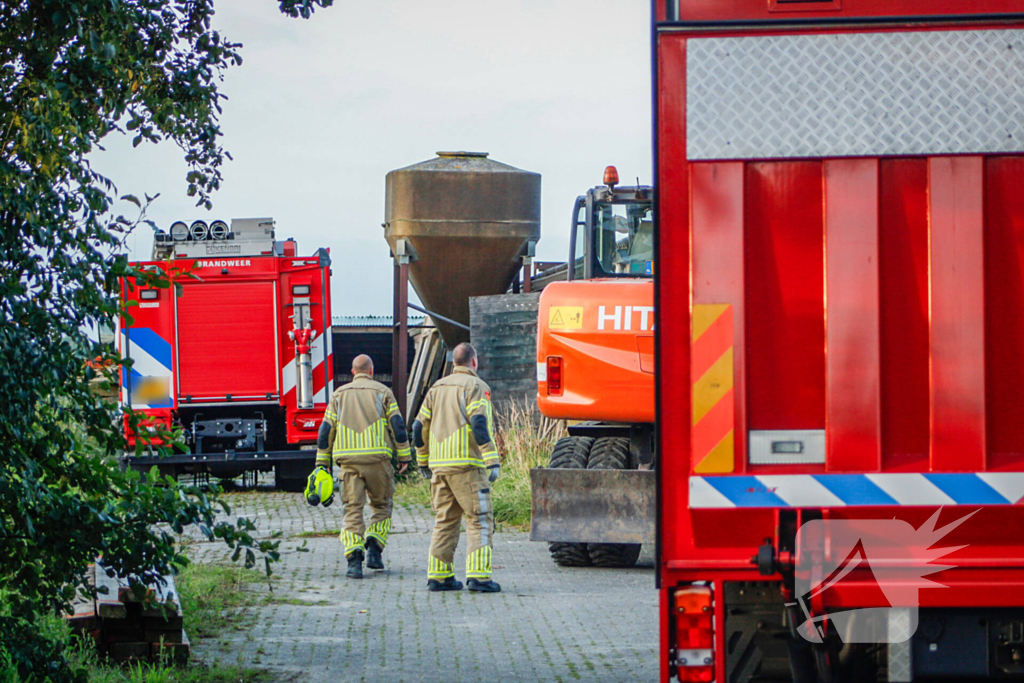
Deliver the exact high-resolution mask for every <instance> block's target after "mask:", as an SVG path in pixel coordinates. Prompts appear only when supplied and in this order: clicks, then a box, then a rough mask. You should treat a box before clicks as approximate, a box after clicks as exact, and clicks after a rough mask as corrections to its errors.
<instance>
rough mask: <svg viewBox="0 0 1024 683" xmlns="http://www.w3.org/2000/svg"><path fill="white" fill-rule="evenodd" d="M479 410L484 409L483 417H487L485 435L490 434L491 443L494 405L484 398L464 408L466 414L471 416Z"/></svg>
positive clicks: (492, 438) (492, 439)
mask: <svg viewBox="0 0 1024 683" xmlns="http://www.w3.org/2000/svg"><path fill="white" fill-rule="evenodd" d="M480 408H483V409H484V415H485V416H486V417H487V433H488V434H490V436H491V441H494V404H492V403H491V402H490V400H488V399H486V398H481V399H479V400H477V401H473V402H472V403H470V404H469V405H468V406H466V413H467V414H469V415H473V414H474V413H476V412H477V410H479V409H480Z"/></svg>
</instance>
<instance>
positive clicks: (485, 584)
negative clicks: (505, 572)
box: [466, 579, 501, 593]
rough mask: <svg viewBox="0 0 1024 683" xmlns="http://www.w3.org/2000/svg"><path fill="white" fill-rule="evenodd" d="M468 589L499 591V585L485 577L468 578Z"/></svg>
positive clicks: (484, 591)
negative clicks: (481, 579) (484, 579)
mask: <svg viewBox="0 0 1024 683" xmlns="http://www.w3.org/2000/svg"><path fill="white" fill-rule="evenodd" d="M466 587H467V588H468V589H469V590H471V591H473V592H474V593H500V592H501V586H499V585H498V584H497V583H495V582H494V581H491V580H490V579H487V580H486V581H477V580H476V579H470V580H469V581H468V584H467V586H466Z"/></svg>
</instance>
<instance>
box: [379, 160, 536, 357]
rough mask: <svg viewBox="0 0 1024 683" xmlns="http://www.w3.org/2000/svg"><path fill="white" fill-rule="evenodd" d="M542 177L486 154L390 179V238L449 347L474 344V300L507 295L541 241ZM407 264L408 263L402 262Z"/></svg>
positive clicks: (406, 170)
mask: <svg viewBox="0 0 1024 683" xmlns="http://www.w3.org/2000/svg"><path fill="white" fill-rule="evenodd" d="M540 182H541V178H540V174H538V173H531V172H529V171H522V170H520V169H518V168H513V167H512V166H508V165H506V164H502V163H499V162H497V161H493V160H491V159H488V158H487V154H486V153H483V152H438V153H437V158H435V159H431V160H429V161H424V162H422V163H419V164H415V165H413V166H408V167H406V168H401V169H398V170H395V171H391V172H390V173H388V175H387V180H386V194H387V198H386V200H385V211H384V212H385V218H384V220H385V223H384V236H385V238H386V239H387V241H388V245H389V246H390V247H391V252H392V254H393V255H394V256H395V257H396V259H397V260H398V261H400V262H402V261H404V263H406V264H408V273H409V279H410V280H412V284H413V287H415V288H416V293H417V294H419V297H420V300H421V301H422V302H423V306H424V307H425V308H426V309H427V310H429V311H431V312H433V313H436V314H439V316H444V317H445V318H450V319H451V320H454V321H456V322H458V323H461V324H462V325H466V326H467V328H466V329H462V328H460V327H458V326H457V325H453V324H451V323H449V322H446V321H445V320H444V319H443V318H441V317H439V316H435V317H434V322H435V324H436V325H437V329H438V330H439V331H440V332H441V336H442V337H443V338H444V342H445V344H446V345H447V346H448V348H454V347H455V346H456V344H458V343H459V342H464V341H469V331H468V325H469V298H470V297H472V296H484V295H488V294H503V293H505V292H506V291H508V287H509V284H510V283H511V282H512V279H513V278H514V277H515V275H516V272H517V271H518V269H519V268H520V267H521V266H522V258H523V257H526V258H529V257H531V256H532V249H531V246H532V244H534V243H536V242H537V240H539V239H540ZM400 265H401V263H400Z"/></svg>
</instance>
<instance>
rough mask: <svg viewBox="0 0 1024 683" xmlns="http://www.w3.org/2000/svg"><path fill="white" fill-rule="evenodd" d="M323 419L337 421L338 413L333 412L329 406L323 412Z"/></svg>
mask: <svg viewBox="0 0 1024 683" xmlns="http://www.w3.org/2000/svg"><path fill="white" fill-rule="evenodd" d="M324 419H325V420H328V421H330V422H337V421H338V414H337V413H336V412H334V411H333V410H331V409H330V408H328V409H327V412H326V413H324Z"/></svg>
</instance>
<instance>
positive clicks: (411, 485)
mask: <svg viewBox="0 0 1024 683" xmlns="http://www.w3.org/2000/svg"><path fill="white" fill-rule="evenodd" d="M567 435H568V433H567V432H566V429H565V423H564V422H562V421H555V420H549V419H546V418H544V419H538V418H537V417H536V414H535V413H533V412H532V411H530V410H528V409H527V407H526V406H523V405H518V404H512V405H511V407H510V408H509V409H508V410H506V411H505V412H504V413H503V414H502V415H499V416H498V430H497V435H496V436H497V441H498V450H499V451H500V452H501V454H502V460H501V477H500V478H499V479H498V481H496V482H495V483H494V485H493V486H492V487H491V500H492V502H493V503H494V521H495V522H497V523H498V524H499V525H500V526H506V527H512V528H515V529H520V530H523V529H526V528H527V527H529V526H530V515H531V510H532V505H531V497H530V469H531V468H533V467H547V464H548V461H549V460H550V459H551V449H553V448H554V447H555V443H556V442H557V441H558V440H559V439H560V438H562V437H563V436H567ZM395 503H396V504H398V505H401V506H403V507H430V482H429V481H427V480H426V479H424V478H423V477H421V476H419V474H417V473H415V470H413V473H411V474H408V475H406V476H404V477H402V478H400V479H398V481H397V482H396V485H395Z"/></svg>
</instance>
